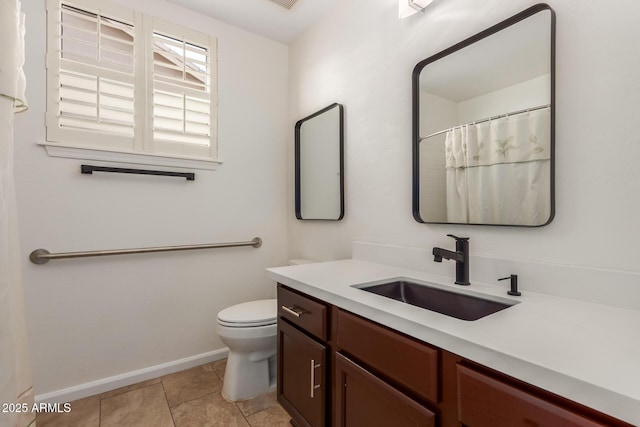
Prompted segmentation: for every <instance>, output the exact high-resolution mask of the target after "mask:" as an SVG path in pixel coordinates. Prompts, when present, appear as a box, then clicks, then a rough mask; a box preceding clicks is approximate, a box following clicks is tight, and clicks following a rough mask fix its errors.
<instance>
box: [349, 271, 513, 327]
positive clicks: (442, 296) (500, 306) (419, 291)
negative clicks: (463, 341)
mask: <svg viewBox="0 0 640 427" xmlns="http://www.w3.org/2000/svg"><path fill="white" fill-rule="evenodd" d="M354 287H355V288H358V289H362V290H363V291H366V292H371V293H374V294H376V295H381V296H383V297H387V298H391V299H394V300H396V301H402V302H404V303H407V304H411V305H415V306H417V307H422V308H425V309H427V310H431V311H435V312H437V313H441V314H446V315H447V316H451V317H455V318H458V319H462V320H478V319H480V318H482V317H485V316H488V315H490V314H493V313H496V312H498V311H500V310H504V309H505V308H509V307H511V306H512V305H515V304H517V303H518V302H516V301H514V302H510V303H506V302H500V301H494V300H490V299H484V298H479V297H475V296H471V295H465V294H461V293H457V292H451V291H447V290H444V289H439V288H435V287H431V286H428V285H422V284H418V283H413V282H409V281H406V280H394V281H392V282H387V283H381V284H372V285H354Z"/></svg>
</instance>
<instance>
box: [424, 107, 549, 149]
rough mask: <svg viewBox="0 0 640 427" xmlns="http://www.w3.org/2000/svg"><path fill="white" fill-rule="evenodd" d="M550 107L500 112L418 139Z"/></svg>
mask: <svg viewBox="0 0 640 427" xmlns="http://www.w3.org/2000/svg"><path fill="white" fill-rule="evenodd" d="M549 107H551V104H546V105H539V106H537V107H531V108H525V109H524V110H518V111H512V112H511V113H505V114H500V115H498V116H493V117H488V118H486V119H482V120H476V121H475V122H471V123H467V124H464V125H459V126H454V127H452V128H449V129H445V130H441V131H438V132H435V133H432V134H430V135H427V136H422V137H420V139H419V140H418V141H419V142H422V141H424V140H425V139H427V138H431V137H432V136H436V135H441V134H443V133H447V132H449V131H450V130H454V129H458V128H461V127H464V126H469V125H475V124H478V123H484V122H490V121H491V120H496V119H501V118H503V117H509V116H515V115H516V114H522V113H528V112H529V111H535V110H542V109H543V108H549Z"/></svg>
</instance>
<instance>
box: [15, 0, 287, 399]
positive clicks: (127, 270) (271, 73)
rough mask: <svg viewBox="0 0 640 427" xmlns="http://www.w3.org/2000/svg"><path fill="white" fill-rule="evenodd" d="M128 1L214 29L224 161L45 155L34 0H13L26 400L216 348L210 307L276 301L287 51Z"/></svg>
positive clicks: (155, 0)
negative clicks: (141, 162)
mask: <svg viewBox="0 0 640 427" xmlns="http://www.w3.org/2000/svg"><path fill="white" fill-rule="evenodd" d="M119 1H120V2H121V3H130V2H127V1H125V0H119ZM135 5H136V7H138V8H140V10H142V11H144V12H148V13H152V14H154V15H155V16H158V17H160V18H163V19H166V20H171V21H174V22H177V23H180V24H184V25H187V26H189V27H190V28H193V29H196V30H199V31H202V32H208V33H210V34H213V35H214V36H216V37H217V38H218V72H219V80H218V88H219V119H218V121H219V145H220V156H221V158H222V160H223V161H224V164H223V165H222V166H220V167H219V168H218V170H217V171H200V170H196V171H195V172H196V180H195V181H194V182H187V181H185V180H180V179H176V178H164V177H148V176H147V177H145V176H136V175H117V174H98V173H96V174H94V175H81V174H80V164H81V163H83V162H82V161H80V160H72V159H61V158H52V157H48V156H47V154H46V152H45V150H44V148H42V147H41V146H38V145H36V143H38V142H43V141H44V138H45V127H44V115H45V114H44V113H45V43H46V40H45V9H44V8H45V2H44V1H25V2H23V9H24V11H25V12H26V15H27V35H26V54H27V60H26V66H25V70H26V73H27V79H28V90H27V97H28V100H29V106H30V110H29V111H28V112H27V113H24V114H21V115H19V116H17V117H16V132H15V141H16V185H17V194H18V208H19V214H20V229H21V239H22V252H23V260H24V265H23V267H24V280H25V288H26V304H27V311H28V327H29V332H30V339H31V342H30V347H31V348H30V350H31V357H32V369H33V373H34V382H35V390H36V394H37V395H42V394H45V393H49V392H52V391H56V390H60V389H63V388H66V387H70V386H77V385H81V384H83V383H86V382H89V381H94V380H99V379H103V378H107V377H111V376H114V375H119V374H123V373H126V372H129V371H133V370H138V369H143V368H148V367H151V366H154V365H158V364H162V363H166V362H172V361H175V360H177V359H181V358H186V357H191V356H195V355H200V354H203V353H207V352H211V351H214V350H216V349H222V348H224V345H223V344H222V342H221V341H220V340H219V338H218V337H217V335H216V333H215V323H216V313H217V312H218V311H219V310H221V309H222V308H224V307H226V306H229V305H231V304H235V303H239V302H242V301H246V300H250V299H259V298H271V297H274V296H275V285H274V283H272V282H271V281H270V280H269V279H267V278H266V277H265V274H264V268H266V267H269V266H274V265H283V264H284V263H285V260H286V255H287V241H286V232H287V231H286V214H285V212H286V208H287V205H286V203H287V195H286V194H287V188H286V182H287V181H286V180H287V177H286V164H285V161H286V157H287V154H286V145H285V144H286V143H287V136H288V135H289V133H292V131H290V129H292V128H290V127H286V123H287V90H288V89H287V81H288V75H287V74H288V68H287V64H288V48H287V46H285V45H282V44H279V43H276V42H272V41H269V40H266V39H264V38H261V37H258V36H255V35H252V34H249V33H247V32H244V31H242V30H239V29H237V28H234V27H231V26H229V25H227V24H224V23H221V22H219V21H216V20H213V19H209V18H205V17H204V16H202V15H198V14H195V13H191V12H189V11H186V10H184V9H181V8H178V7H175V6H172V5H170V4H168V3H165V2H163V1H159V0H138V1H136V2H135ZM86 163H96V162H86ZM98 164H99V163H98ZM112 165H114V166H119V165H117V164H112ZM125 166H130V165H125ZM147 168H150V169H153V167H147ZM255 236H260V237H262V239H263V240H264V244H263V246H262V247H261V248H260V249H254V248H251V247H245V248H231V249H218V250H203V251H190V252H180V253H165V254H146V255H131V256H118V257H104V258H87V259H79V260H60V261H54V262H50V263H49V264H46V265H34V264H31V263H30V262H28V260H27V258H28V255H29V253H30V252H31V251H32V250H33V249H36V248H46V249H48V250H50V251H52V252H66V251H82V250H94V249H97V250H100V249H116V248H135V247H145V246H165V245H180V244H196V243H215V242H225V241H237V240H250V239H251V238H253V237H255Z"/></svg>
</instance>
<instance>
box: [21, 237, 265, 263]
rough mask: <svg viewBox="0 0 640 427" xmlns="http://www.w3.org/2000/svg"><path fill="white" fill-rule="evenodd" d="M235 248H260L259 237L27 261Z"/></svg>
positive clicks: (37, 256) (39, 254) (39, 253)
mask: <svg viewBox="0 0 640 427" xmlns="http://www.w3.org/2000/svg"><path fill="white" fill-rule="evenodd" d="M237 246H253V247H254V248H259V247H260V246H262V239H261V238H260V237H254V238H253V239H252V240H250V241H248V242H228V243H211V244H204V245H183V246H161V247H155V248H154V247H152V248H137V249H113V250H106V251H86V252H63V253H57V254H52V253H50V252H49V251H48V250H46V249H36V250H35V251H33V252H31V254H30V255H29V259H30V260H31V262H32V263H34V264H45V263H47V262H49V260H52V259H63V258H86V257H92V256H105V255H128V254H143V253H149V252H169V251H188V250H193V249H212V248H233V247H237Z"/></svg>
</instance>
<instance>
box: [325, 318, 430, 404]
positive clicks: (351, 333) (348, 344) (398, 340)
mask: <svg viewBox="0 0 640 427" xmlns="http://www.w3.org/2000/svg"><path fill="white" fill-rule="evenodd" d="M336 329H337V338H336V343H337V345H338V347H340V348H341V349H342V350H343V351H345V352H346V353H348V354H350V355H352V356H353V357H355V358H356V359H358V360H360V361H362V362H363V363H364V364H365V365H366V366H368V367H370V368H371V369H373V370H375V371H377V372H378V373H380V374H381V375H382V376H384V377H386V378H387V379H388V380H389V381H390V382H392V383H394V384H395V385H398V386H401V387H404V388H405V389H408V390H410V391H412V392H414V393H416V394H417V395H418V396H420V397H422V398H424V399H427V400H429V401H430V402H433V403H437V402H438V350H437V349H435V348H432V347H430V346H428V345H426V344H424V343H421V342H419V341H416V340H413V339H411V338H407V337H405V336H403V335H400V334H399V333H398V332H394V331H391V330H389V329H387V328H384V327H382V326H380V325H377V324H375V323H373V322H370V321H368V320H365V319H362V318H361V317H358V316H356V315H354V314H351V313H348V312H345V311H342V310H339V311H338V313H337V328H336Z"/></svg>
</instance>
